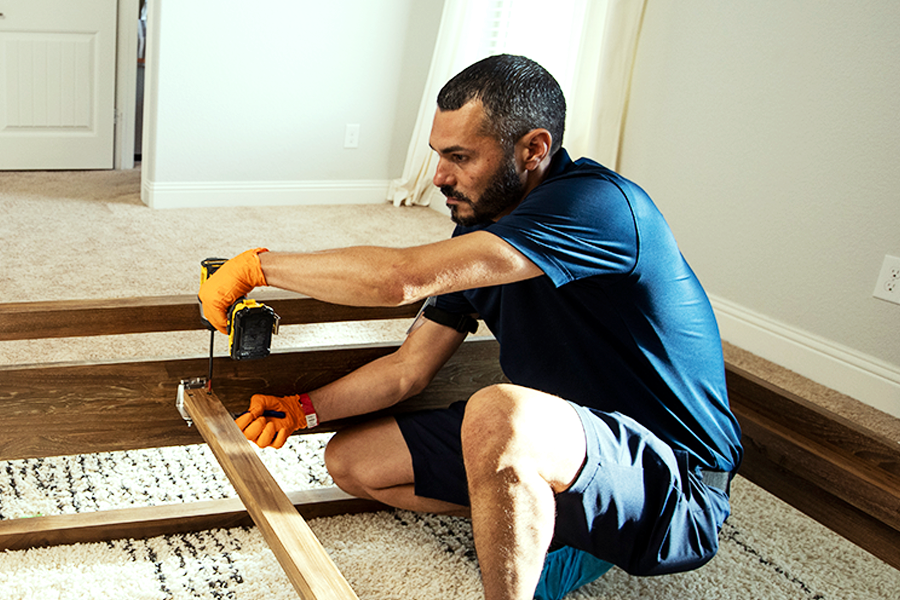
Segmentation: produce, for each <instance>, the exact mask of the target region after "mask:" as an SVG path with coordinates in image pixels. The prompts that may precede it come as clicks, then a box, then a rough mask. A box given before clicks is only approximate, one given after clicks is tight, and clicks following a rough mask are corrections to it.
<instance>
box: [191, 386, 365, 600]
mask: <svg viewBox="0 0 900 600" xmlns="http://www.w3.org/2000/svg"><path fill="white" fill-rule="evenodd" d="M184 405H185V408H186V409H187V411H188V413H189V414H190V415H191V417H192V418H193V419H194V423H195V424H196V425H197V429H198V430H199V431H200V433H201V435H202V436H203V438H204V439H205V440H206V443H207V444H209V447H210V449H211V450H212V452H213V454H214V455H215V457H216V459H217V460H218V461H219V464H220V465H221V466H222V469H223V470H224V471H225V474H226V475H227V476H228V479H229V480H230V481H231V484H232V485H233V486H234V488H235V490H237V493H238V496H240V498H241V501H242V502H243V503H244V506H245V507H246V508H247V512H248V513H249V514H250V516H251V517H252V518H253V521H254V522H255V523H256V526H257V527H258V528H259V530H260V532H262V534H263V537H264V538H265V540H266V542H267V543H268V544H269V548H271V549H272V552H273V553H274V554H275V557H276V558H277V559H278V562H279V563H280V564H281V567H282V568H283V569H284V572H285V573H286V574H287V576H288V579H290V581H291V583H292V584H293V586H294V589H295V590H297V593H298V594H300V596H301V597H302V598H304V599H305V600H317V599H320V600H326V599H334V600H337V599H347V598H356V597H357V596H356V594H355V593H354V592H353V589H352V588H351V587H350V584H349V583H347V580H346V579H345V578H344V576H343V575H342V574H341V572H340V571H339V570H338V568H337V566H335V564H334V562H333V561H332V560H331V558H330V557H329V556H328V553H327V552H326V551H325V548H323V547H322V544H321V543H320V542H319V540H318V539H317V538H316V536H315V534H314V533H313V531H312V529H310V528H309V525H307V523H306V521H305V520H304V519H303V517H302V516H300V513H298V512H297V511H296V510H295V509H294V506H293V504H292V503H291V501H290V500H288V497H287V496H286V495H285V494H284V492H283V491H282V490H281V488H280V487H279V485H278V483H277V482H276V481H275V479H274V478H273V477H272V475H271V474H270V473H269V471H268V469H266V467H265V465H264V464H263V463H262V461H261V460H260V458H259V456H258V455H257V454H256V452H255V451H254V450H253V448H252V447H251V445H250V444H249V443H248V442H247V440H246V438H244V435H243V434H242V433H241V430H240V429H238V427H237V425H235V423H234V420H233V418H232V416H231V413H229V412H228V410H226V408H225V407H224V406H223V405H222V403H221V402H220V401H219V399H218V398H217V397H216V395H215V393H213V392H210V391H206V390H185V392H184Z"/></svg>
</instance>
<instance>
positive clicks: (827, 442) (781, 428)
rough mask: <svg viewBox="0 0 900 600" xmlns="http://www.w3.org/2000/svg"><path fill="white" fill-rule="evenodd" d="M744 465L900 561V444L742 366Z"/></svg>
mask: <svg viewBox="0 0 900 600" xmlns="http://www.w3.org/2000/svg"><path fill="white" fill-rule="evenodd" d="M726 376H727V380H728V392H729V397H730V401H731V407H732V409H733V410H734V413H735V415H736V416H737V417H738V420H739V422H740V424H741V428H742V430H743V444H744V453H745V454H744V462H743V464H742V465H741V468H740V471H739V473H740V474H741V475H742V476H744V477H746V478H747V479H748V480H750V481H752V482H754V483H756V484H757V485H759V486H760V487H762V488H763V489H765V490H767V491H769V492H770V493H772V494H773V495H775V496H777V497H779V498H781V499H782V500H784V501H785V502H787V503H788V504H791V505H792V506H794V507H796V508H798V509H799V510H801V511H803V512H804V513H806V514H807V515H809V516H810V517H812V518H813V519H816V520H817V521H819V522H820V523H822V524H824V525H825V526H827V527H829V528H830V529H832V530H833V531H835V532H837V533H839V534H840V535H842V536H844V537H845V538H847V539H848V540H850V541H852V542H853V543H855V544H857V545H858V546H860V547H861V548H864V549H865V550H867V551H868V552H870V553H872V554H873V555H875V556H877V557H878V558H880V559H881V560H884V561H885V562H887V563H888V564H890V565H892V566H894V567H895V568H898V569H900V475H898V473H900V445H898V444H896V443H895V442H892V441H891V440H888V439H886V438H884V437H882V436H879V435H877V434H875V433H874V432H872V431H869V430H867V429H865V428H863V427H861V426H859V425H857V424H855V423H853V422H851V421H849V420H847V419H844V418H843V417H840V416H838V415H836V414H834V413H832V412H830V411H828V410H826V409H824V408H822V407H820V406H817V405H815V404H813V403H811V402H809V401H807V400H805V399H803V398H800V397H798V396H796V395H795V394H791V393H790V392H788V391H786V390H783V389H781V388H779V387H777V386H774V385H772V384H770V383H768V382H766V381H764V380H762V379H760V378H759V377H756V376H754V375H752V374H750V373H748V372H746V371H743V370H741V369H739V368H737V367H734V366H731V365H728V366H727V370H726Z"/></svg>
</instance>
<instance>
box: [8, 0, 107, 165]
mask: <svg viewBox="0 0 900 600" xmlns="http://www.w3.org/2000/svg"><path fill="white" fill-rule="evenodd" d="M116 4H117V0H78V1H77V2H76V1H73V0H0V15H2V16H0V170H29V169H40V170H45V169H47V170H51V169H111V168H112V167H113V150H114V142H115V139H114V136H115V92H116V90H115V76H116Z"/></svg>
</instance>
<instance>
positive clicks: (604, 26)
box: [566, 0, 647, 170]
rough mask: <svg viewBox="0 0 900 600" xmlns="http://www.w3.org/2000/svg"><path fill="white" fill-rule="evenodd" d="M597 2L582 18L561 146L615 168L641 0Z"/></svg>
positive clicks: (642, 6)
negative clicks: (582, 26) (582, 31)
mask: <svg viewBox="0 0 900 600" xmlns="http://www.w3.org/2000/svg"><path fill="white" fill-rule="evenodd" d="M603 4H605V6H603V7H602V8H601V7H599V6H597V5H595V4H594V3H593V2H592V3H591V7H590V9H589V11H588V14H587V15H586V18H585V30H584V33H583V34H582V38H581V49H580V51H579V55H578V63H577V67H576V72H577V78H576V85H575V86H574V89H573V92H572V95H571V99H570V101H569V106H570V107H571V110H570V112H569V117H568V119H567V123H566V147H567V148H568V149H569V151H570V153H571V154H572V155H573V156H588V157H590V158H593V159H594V160H596V161H597V162H599V163H601V164H603V165H606V166H607V167H609V168H611V169H613V170H616V169H618V168H619V153H620V150H621V142H622V133H623V131H624V127H625V117H626V115H627V113H628V100H629V95H630V93H631V75H632V72H633V70H634V60H635V56H636V55H637V48H638V40H639V38H640V33H641V26H642V24H643V20H644V10H645V7H646V5H647V0H607V1H606V2H604V3H603Z"/></svg>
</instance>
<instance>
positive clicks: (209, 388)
mask: <svg viewBox="0 0 900 600" xmlns="http://www.w3.org/2000/svg"><path fill="white" fill-rule="evenodd" d="M215 341H216V332H215V330H213V331H210V332H209V375H208V376H207V378H206V393H207V394H208V393H210V392H212V367H213V344H215Z"/></svg>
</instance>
